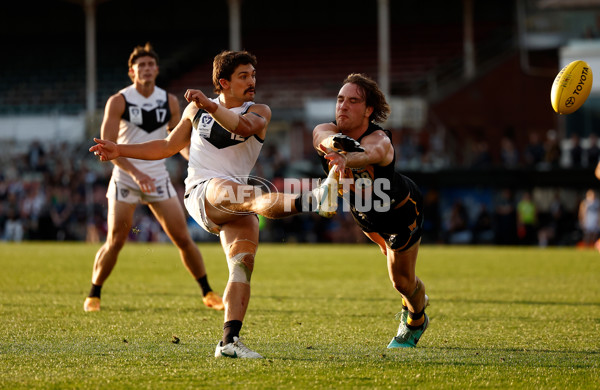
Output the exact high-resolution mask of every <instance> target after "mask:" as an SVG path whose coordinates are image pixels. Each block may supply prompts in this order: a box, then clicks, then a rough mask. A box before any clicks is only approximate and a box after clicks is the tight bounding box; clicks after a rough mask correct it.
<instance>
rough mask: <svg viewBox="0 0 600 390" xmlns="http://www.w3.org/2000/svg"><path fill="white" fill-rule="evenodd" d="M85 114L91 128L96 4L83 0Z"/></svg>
mask: <svg viewBox="0 0 600 390" xmlns="http://www.w3.org/2000/svg"><path fill="white" fill-rule="evenodd" d="M83 9H84V12H85V57H86V58H85V59H86V61H85V62H86V77H85V81H86V82H85V84H86V88H85V89H86V114H87V121H88V122H87V124H88V126H91V125H92V123H93V119H94V115H95V111H96V3H95V0H85V2H84V4H83Z"/></svg>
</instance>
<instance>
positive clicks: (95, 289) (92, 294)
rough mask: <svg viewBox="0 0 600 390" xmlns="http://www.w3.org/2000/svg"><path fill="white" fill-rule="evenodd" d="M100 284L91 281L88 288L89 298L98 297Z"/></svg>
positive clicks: (100, 288)
mask: <svg viewBox="0 0 600 390" xmlns="http://www.w3.org/2000/svg"><path fill="white" fill-rule="evenodd" d="M101 290H102V286H98V285H96V284H94V283H92V288H91V289H90V293H89V294H88V297H89V298H100V293H101V292H102V291H101Z"/></svg>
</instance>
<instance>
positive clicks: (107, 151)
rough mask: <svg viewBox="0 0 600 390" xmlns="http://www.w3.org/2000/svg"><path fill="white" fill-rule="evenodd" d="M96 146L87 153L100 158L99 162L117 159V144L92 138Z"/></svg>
mask: <svg viewBox="0 0 600 390" xmlns="http://www.w3.org/2000/svg"><path fill="white" fill-rule="evenodd" d="M94 142H96V145H94V146H92V147H91V148H90V149H89V151H90V152H93V153H94V155H96V156H98V157H99V158H100V161H109V160H114V159H115V158H117V157H119V150H118V148H117V144H115V143H114V142H112V141H106V140H103V139H99V138H94Z"/></svg>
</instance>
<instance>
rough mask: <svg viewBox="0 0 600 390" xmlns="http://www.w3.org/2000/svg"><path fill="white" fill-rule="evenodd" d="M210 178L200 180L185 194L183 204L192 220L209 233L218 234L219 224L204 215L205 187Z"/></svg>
mask: <svg viewBox="0 0 600 390" xmlns="http://www.w3.org/2000/svg"><path fill="white" fill-rule="evenodd" d="M209 182H210V179H208V180H206V181H203V182H200V183H198V184H196V185H195V186H194V187H192V190H191V191H190V192H188V193H186V194H185V196H184V199H183V204H184V205H185V208H186V209H187V211H188V213H190V215H191V216H192V218H194V220H195V221H196V222H197V223H198V225H200V226H201V227H202V229H204V230H206V231H207V232H209V233H212V234H216V235H217V236H218V235H219V232H220V231H221V226H220V225H217V224H216V223H214V222H213V221H211V220H210V219H208V216H207V215H206V187H208V183H209Z"/></svg>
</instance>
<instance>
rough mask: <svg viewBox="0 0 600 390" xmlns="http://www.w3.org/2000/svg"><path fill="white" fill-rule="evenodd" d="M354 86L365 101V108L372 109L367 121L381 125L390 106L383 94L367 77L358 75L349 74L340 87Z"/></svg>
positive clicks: (388, 112) (386, 116)
mask: <svg viewBox="0 0 600 390" xmlns="http://www.w3.org/2000/svg"><path fill="white" fill-rule="evenodd" d="M349 83H351V84H355V85H356V86H358V88H359V91H360V93H361V94H362V95H363V96H362V97H363V98H364V99H365V104H366V106H367V107H373V113H371V116H369V120H370V121H371V122H375V123H383V122H385V121H386V120H387V118H388V116H389V115H390V112H391V111H390V106H389V104H388V103H387V101H386V100H385V96H384V95H383V92H381V90H380V89H379V86H378V85H377V83H376V82H375V81H373V80H372V79H370V78H369V77H368V76H366V75H364V74H360V73H352V74H349V75H348V77H346V79H345V80H344V82H343V84H342V85H346V84H349Z"/></svg>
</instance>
